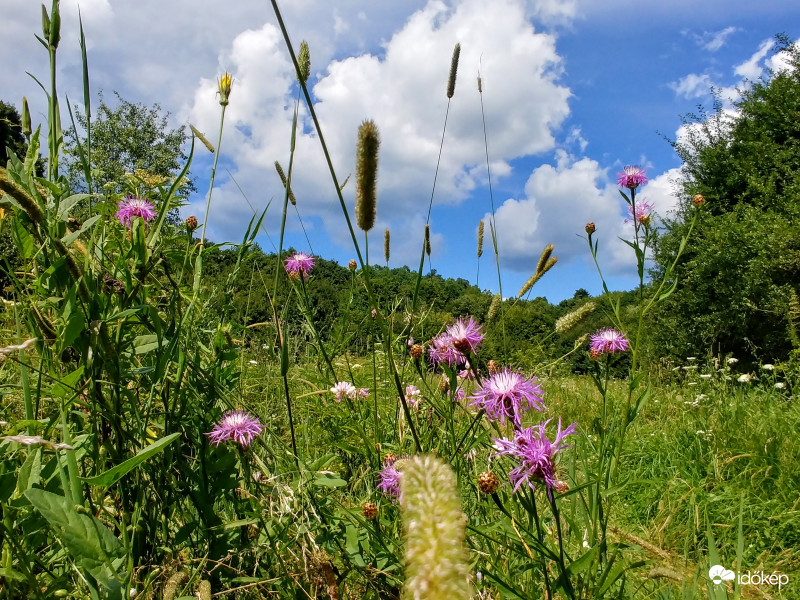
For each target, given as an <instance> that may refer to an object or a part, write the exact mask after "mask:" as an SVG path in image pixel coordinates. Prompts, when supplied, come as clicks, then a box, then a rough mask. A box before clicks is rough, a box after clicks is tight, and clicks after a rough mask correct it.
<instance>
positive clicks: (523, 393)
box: [470, 367, 544, 427]
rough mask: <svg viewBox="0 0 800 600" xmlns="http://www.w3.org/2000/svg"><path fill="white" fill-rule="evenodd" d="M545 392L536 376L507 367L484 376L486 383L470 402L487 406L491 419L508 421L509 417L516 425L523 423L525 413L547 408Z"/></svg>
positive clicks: (481, 407) (483, 407)
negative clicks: (529, 376)
mask: <svg viewBox="0 0 800 600" xmlns="http://www.w3.org/2000/svg"><path fill="white" fill-rule="evenodd" d="M543 395H544V392H542V388H541V387H539V385H537V383H536V377H531V378H530V379H526V378H525V377H524V376H523V375H522V373H521V372H520V371H519V370H517V371H513V370H511V369H509V368H508V367H504V368H503V369H502V370H501V371H498V372H496V373H495V374H493V375H492V376H491V377H489V379H484V380H483V385H481V387H480V388H479V389H477V390H476V391H475V394H474V395H472V396H470V398H471V399H473V400H474V401H473V402H471V403H470V406H477V407H478V408H479V409H483V410H485V411H486V418H487V419H489V420H490V421H500V423H502V424H505V422H506V419H510V420H511V422H512V423H514V425H515V426H516V427H521V426H522V415H523V414H524V413H526V412H528V411H530V410H533V409H536V410H542V409H543V408H544V403H543Z"/></svg>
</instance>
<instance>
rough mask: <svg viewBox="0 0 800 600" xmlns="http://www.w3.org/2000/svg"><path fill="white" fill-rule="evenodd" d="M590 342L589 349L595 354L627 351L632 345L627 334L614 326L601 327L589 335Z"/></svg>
mask: <svg viewBox="0 0 800 600" xmlns="http://www.w3.org/2000/svg"><path fill="white" fill-rule="evenodd" d="M589 342H590V345H589V351H590V352H593V353H594V354H595V355H600V354H616V353H617V352H625V351H626V350H627V349H628V348H629V347H630V342H629V341H628V338H626V337H625V334H623V333H621V332H619V331H617V330H616V329H614V328H613V327H603V328H602V329H599V330H598V331H596V332H595V333H593V334H592V335H591V336H590V337H589Z"/></svg>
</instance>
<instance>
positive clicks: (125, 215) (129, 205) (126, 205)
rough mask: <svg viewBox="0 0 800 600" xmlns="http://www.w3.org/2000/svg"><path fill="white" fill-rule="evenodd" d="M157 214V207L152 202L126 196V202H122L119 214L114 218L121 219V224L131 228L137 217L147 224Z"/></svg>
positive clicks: (119, 206)
mask: <svg viewBox="0 0 800 600" xmlns="http://www.w3.org/2000/svg"><path fill="white" fill-rule="evenodd" d="M157 214H158V213H156V207H155V206H153V203H152V202H150V200H148V199H146V198H134V197H133V196H126V197H125V199H124V200H120V202H119V205H118V210H117V214H115V215H114V216H115V217H116V218H117V219H119V222H120V224H122V225H124V226H125V227H130V226H131V223H132V222H133V220H134V219H135V218H136V217H142V219H144V222H145V223H150V222H151V221H152V220H153V219H155V218H156V216H157Z"/></svg>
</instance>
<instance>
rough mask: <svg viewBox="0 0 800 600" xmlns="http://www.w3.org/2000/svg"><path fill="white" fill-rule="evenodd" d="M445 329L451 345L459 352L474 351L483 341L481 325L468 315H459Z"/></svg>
mask: <svg viewBox="0 0 800 600" xmlns="http://www.w3.org/2000/svg"><path fill="white" fill-rule="evenodd" d="M445 331H446V332H447V335H449V336H450V339H451V340H452V342H451V343H452V344H453V347H454V348H455V349H456V350H458V351H459V352H467V350H469V351H470V352H475V351H476V350H477V349H478V347H479V346H480V345H481V342H483V333H482V332H481V326H480V325H478V324H477V323H476V322H475V319H473V318H472V317H469V318H468V319H467V318H465V317H461V318H460V319H458V321H456V322H455V323H453V324H452V325H450V326H448V327H447V328H446V329H445Z"/></svg>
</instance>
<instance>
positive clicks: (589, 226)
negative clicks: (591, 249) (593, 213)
mask: <svg viewBox="0 0 800 600" xmlns="http://www.w3.org/2000/svg"><path fill="white" fill-rule="evenodd" d="M583 230H584V231H585V232H586V233H588V234H589V236H590V237H591V235H592V234H593V233H594V232H595V231H597V228H596V227H595V226H594V221H589V222H588V223H587V224H586V227H584V228H583Z"/></svg>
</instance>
